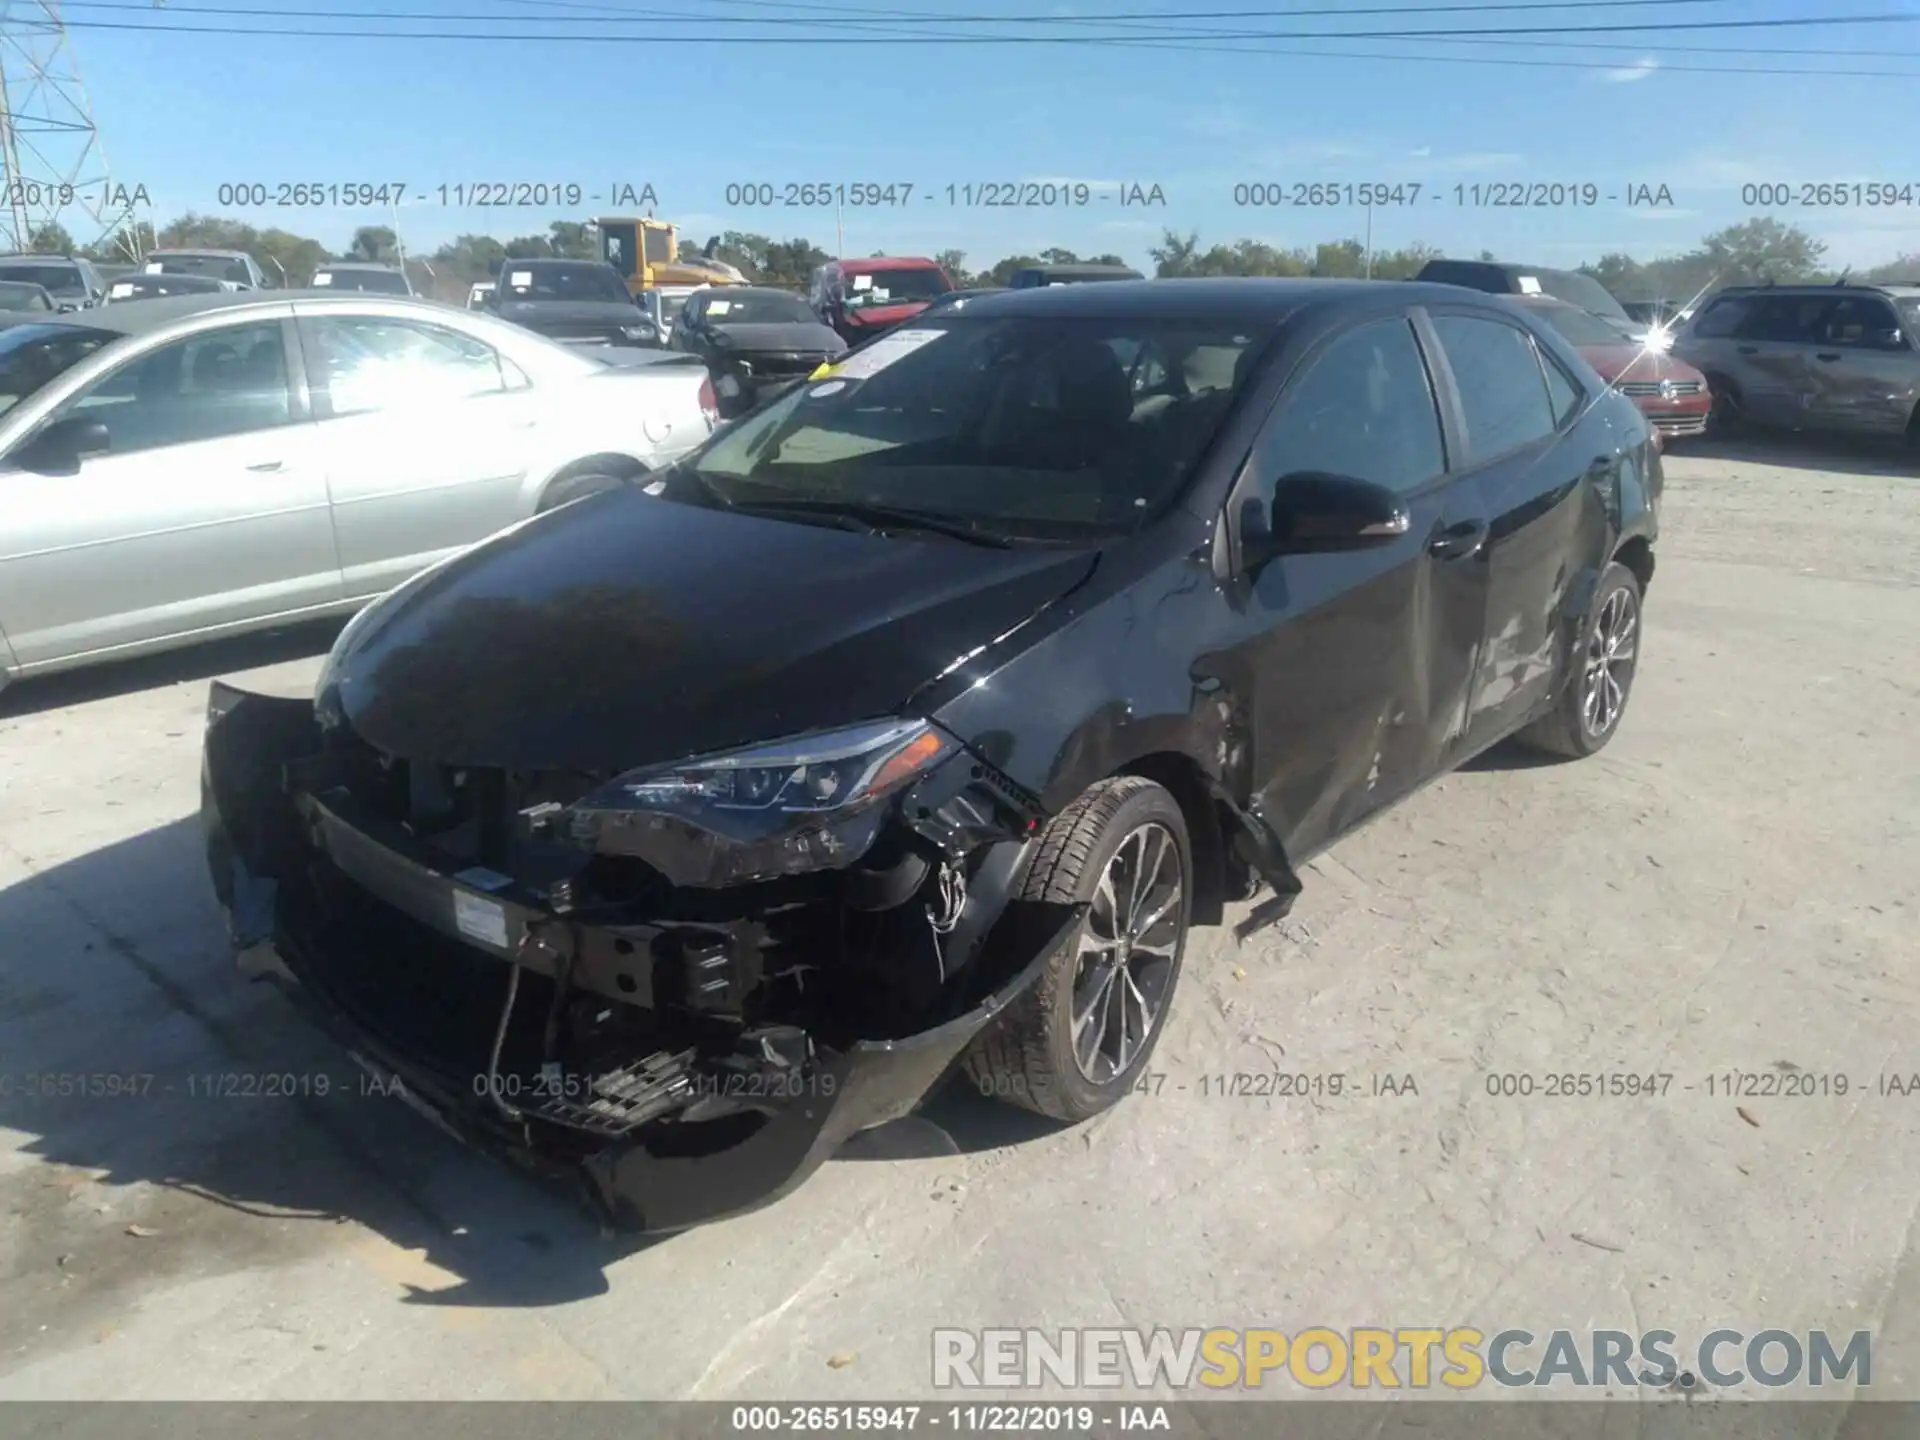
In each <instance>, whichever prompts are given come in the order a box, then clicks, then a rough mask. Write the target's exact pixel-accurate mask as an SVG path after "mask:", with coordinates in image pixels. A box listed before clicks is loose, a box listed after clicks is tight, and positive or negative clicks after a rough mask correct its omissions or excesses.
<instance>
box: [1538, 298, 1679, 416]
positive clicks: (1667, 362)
mask: <svg viewBox="0 0 1920 1440" xmlns="http://www.w3.org/2000/svg"><path fill="white" fill-rule="evenodd" d="M1512 303H1513V304H1515V305H1524V306H1525V307H1526V308H1527V309H1529V310H1531V311H1532V312H1533V313H1534V314H1535V315H1536V316H1538V317H1539V318H1540V319H1542V320H1545V321H1546V322H1547V323H1548V324H1549V325H1551V326H1553V328H1554V329H1556V330H1558V331H1559V332H1560V334H1561V335H1562V336H1563V337H1564V338H1565V339H1566V341H1567V343H1568V344H1570V345H1572V346H1573V347H1574V348H1575V349H1577V350H1578V351H1579V352H1580V354H1581V356H1582V358H1584V359H1585V360H1586V362H1587V363H1588V364H1589V365H1591V366H1593V368H1594V369H1595V370H1596V371H1598V372H1599V375H1600V378H1601V379H1602V380H1605V381H1606V382H1607V383H1608V384H1609V385H1611V386H1613V387H1614V388H1615V389H1616V390H1618V391H1619V392H1620V393H1621V394H1622V395H1625V396H1627V397H1628V398H1630V399H1631V400H1632V401H1633V403H1634V404H1636V405H1638V406H1639V407H1640V413H1641V414H1643V415H1645V416H1646V417H1647V419H1648V420H1650V421H1652V422H1653V428H1654V431H1655V433H1657V434H1658V435H1659V436H1660V437H1661V438H1662V439H1663V440H1677V439H1682V438H1685V437H1687V436H1691V435H1702V434H1705V433H1706V429H1707V415H1708V412H1709V411H1711V410H1712V409H1713V396H1712V395H1711V394H1710V393H1709V392H1708V389H1707V377H1706V376H1704V375H1702V374H1701V373H1700V372H1699V371H1698V370H1696V369H1694V368H1693V367H1692V366H1691V365H1689V364H1687V362H1686V361H1684V360H1680V359H1676V358H1675V357H1674V356H1672V355H1669V354H1667V353H1666V351H1665V350H1663V349H1661V348H1659V346H1658V345H1657V344H1648V343H1644V342H1642V341H1639V340H1635V339H1634V338H1633V337H1632V335H1631V334H1630V333H1629V332H1628V331H1627V330H1626V329H1625V328H1624V327H1623V326H1621V325H1620V324H1619V323H1618V322H1616V321H1613V320H1609V319H1607V318H1606V317H1605V316H1603V315H1595V314H1594V313H1593V312H1592V311H1590V310H1582V309H1581V308H1580V307H1579V306H1578V305H1569V304H1568V303H1567V302H1566V301H1564V300H1554V299H1551V298H1549V297H1546V296H1541V297H1539V298H1537V299H1536V298H1535V297H1533V296H1528V297H1526V298H1525V299H1521V298H1519V297H1515V298H1514V299H1513V301H1512ZM1655 333H1656V334H1658V333H1659V332H1655Z"/></svg>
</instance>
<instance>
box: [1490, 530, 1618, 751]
mask: <svg viewBox="0 0 1920 1440" xmlns="http://www.w3.org/2000/svg"><path fill="white" fill-rule="evenodd" d="M1640 601H1641V593H1640V581H1639V578H1638V577H1637V576H1635V575H1634V573H1633V572H1632V571H1631V570H1629V569H1628V568H1627V567H1626V566H1624V565H1621V564H1619V563H1617V562H1616V563H1614V564H1612V565H1609V566H1608V567H1607V568H1606V570H1605V572H1604V573H1603V574H1602V575H1601V576H1600V585H1599V588H1598V589H1596V590H1595V591H1594V595H1593V604H1592V605H1591V606H1589V607H1588V611H1587V618H1586V622H1585V624H1584V625H1582V626H1581V630H1580V643H1579V644H1578V645H1577V646H1575V647H1574V650H1573V653H1572V660H1573V664H1572V665H1571V666H1569V669H1570V670H1571V671H1572V673H1571V674H1570V675H1568V676H1567V681H1566V688H1565V690H1564V692H1563V693H1562V694H1561V696H1560V698H1559V699H1558V700H1557V701H1555V702H1554V707H1553V709H1552V710H1550V711H1548V712H1547V713H1546V714H1545V715H1543V716H1541V717H1540V718H1539V719H1538V720H1535V721H1534V722H1533V723H1532V724H1531V725H1528V726H1527V727H1526V728H1524V729H1523V730H1521V731H1520V732H1519V733H1518V734H1517V735H1516V736H1515V737H1514V738H1515V739H1516V740H1518V741H1519V742H1520V743H1521V744H1523V745H1527V746H1530V747H1532V748H1533V749H1535V750H1544V751H1546V752H1547V753H1548V754H1551V755H1564V756H1566V757H1567V758H1569V759H1572V760H1582V759H1585V758H1586V757H1587V756H1589V755H1593V754H1596V753H1597V752H1599V751H1600V750H1603V749H1605V748H1606V744H1607V742H1608V741H1609V740H1611V739H1613V737H1614V733H1615V732H1616V731H1617V730H1619V728H1620V717H1621V716H1622V715H1624V714H1625V713H1626V709H1627V697H1628V696H1629V695H1631V694H1632V692H1633V676H1634V671H1635V669H1636V667H1637V665H1638V661H1639V654H1640Z"/></svg>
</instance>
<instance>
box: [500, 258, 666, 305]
mask: <svg viewBox="0 0 1920 1440" xmlns="http://www.w3.org/2000/svg"><path fill="white" fill-rule="evenodd" d="M499 294H500V298H501V299H502V300H506V301H524V300H590V301H598V302H606V303H610V304H620V305H631V304H632V303H633V296H632V295H630V294H629V293H628V292H627V287H626V283H625V282H624V281H623V280H621V278H620V277H619V276H618V275H616V274H614V272H613V267H612V266H610V265H589V264H581V265H515V264H514V263H513V262H512V261H511V260H509V261H508V262H507V265H506V268H505V269H504V270H502V271H501V272H500V291H499Z"/></svg>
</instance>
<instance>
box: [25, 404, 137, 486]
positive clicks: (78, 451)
mask: <svg viewBox="0 0 1920 1440" xmlns="http://www.w3.org/2000/svg"><path fill="white" fill-rule="evenodd" d="M112 449H113V436H112V435H111V434H110V433H108V430H107V422H106V421H104V420H102V419H100V417H99V416H97V415H69V416H67V417H66V418H65V419H64V420H56V421H54V422H53V423H52V424H51V425H49V426H47V428H46V429H44V430H42V431H41V432H40V433H39V434H38V435H36V436H34V437H33V438H32V439H31V440H29V441H27V443H26V444H25V445H23V446H21V447H20V448H19V449H18V450H16V451H14V454H13V462H14V464H16V465H18V466H19V467H20V468H21V469H23V470H33V471H36V472H38V473H39V474H43V475H71V474H73V473H74V472H75V471H77V470H78V469H79V468H80V462H81V461H82V460H85V459H87V458H88V457H89V456H93V455H105V454H107V453H108V452H109V451H111V450H112Z"/></svg>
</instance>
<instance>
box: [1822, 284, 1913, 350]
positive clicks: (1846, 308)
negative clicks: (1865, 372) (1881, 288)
mask: <svg viewBox="0 0 1920 1440" xmlns="http://www.w3.org/2000/svg"><path fill="white" fill-rule="evenodd" d="M1824 327H1825V334H1824V337H1823V338H1824V340H1825V343H1827V344H1829V345H1844V346H1847V347H1849V348H1851V349H1855V350H1885V349H1888V348H1890V344H1889V337H1891V336H1892V335H1893V334H1894V333H1895V332H1896V331H1897V330H1899V328H1900V317H1899V316H1897V315H1895V314H1894V313H1893V306H1892V305H1890V304H1889V303H1888V302H1887V301H1885V300H1882V299H1880V298H1879V297H1878V296H1877V295H1853V296H1849V297H1848V298H1846V299H1845V300H1842V301H1840V302H1839V303H1838V304H1836V305H1835V306H1834V307H1833V309H1832V310H1830V311H1829V312H1827V316H1826V319H1825V322H1824ZM1901 348H1905V347H1904V346H1902V347H1901Z"/></svg>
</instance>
